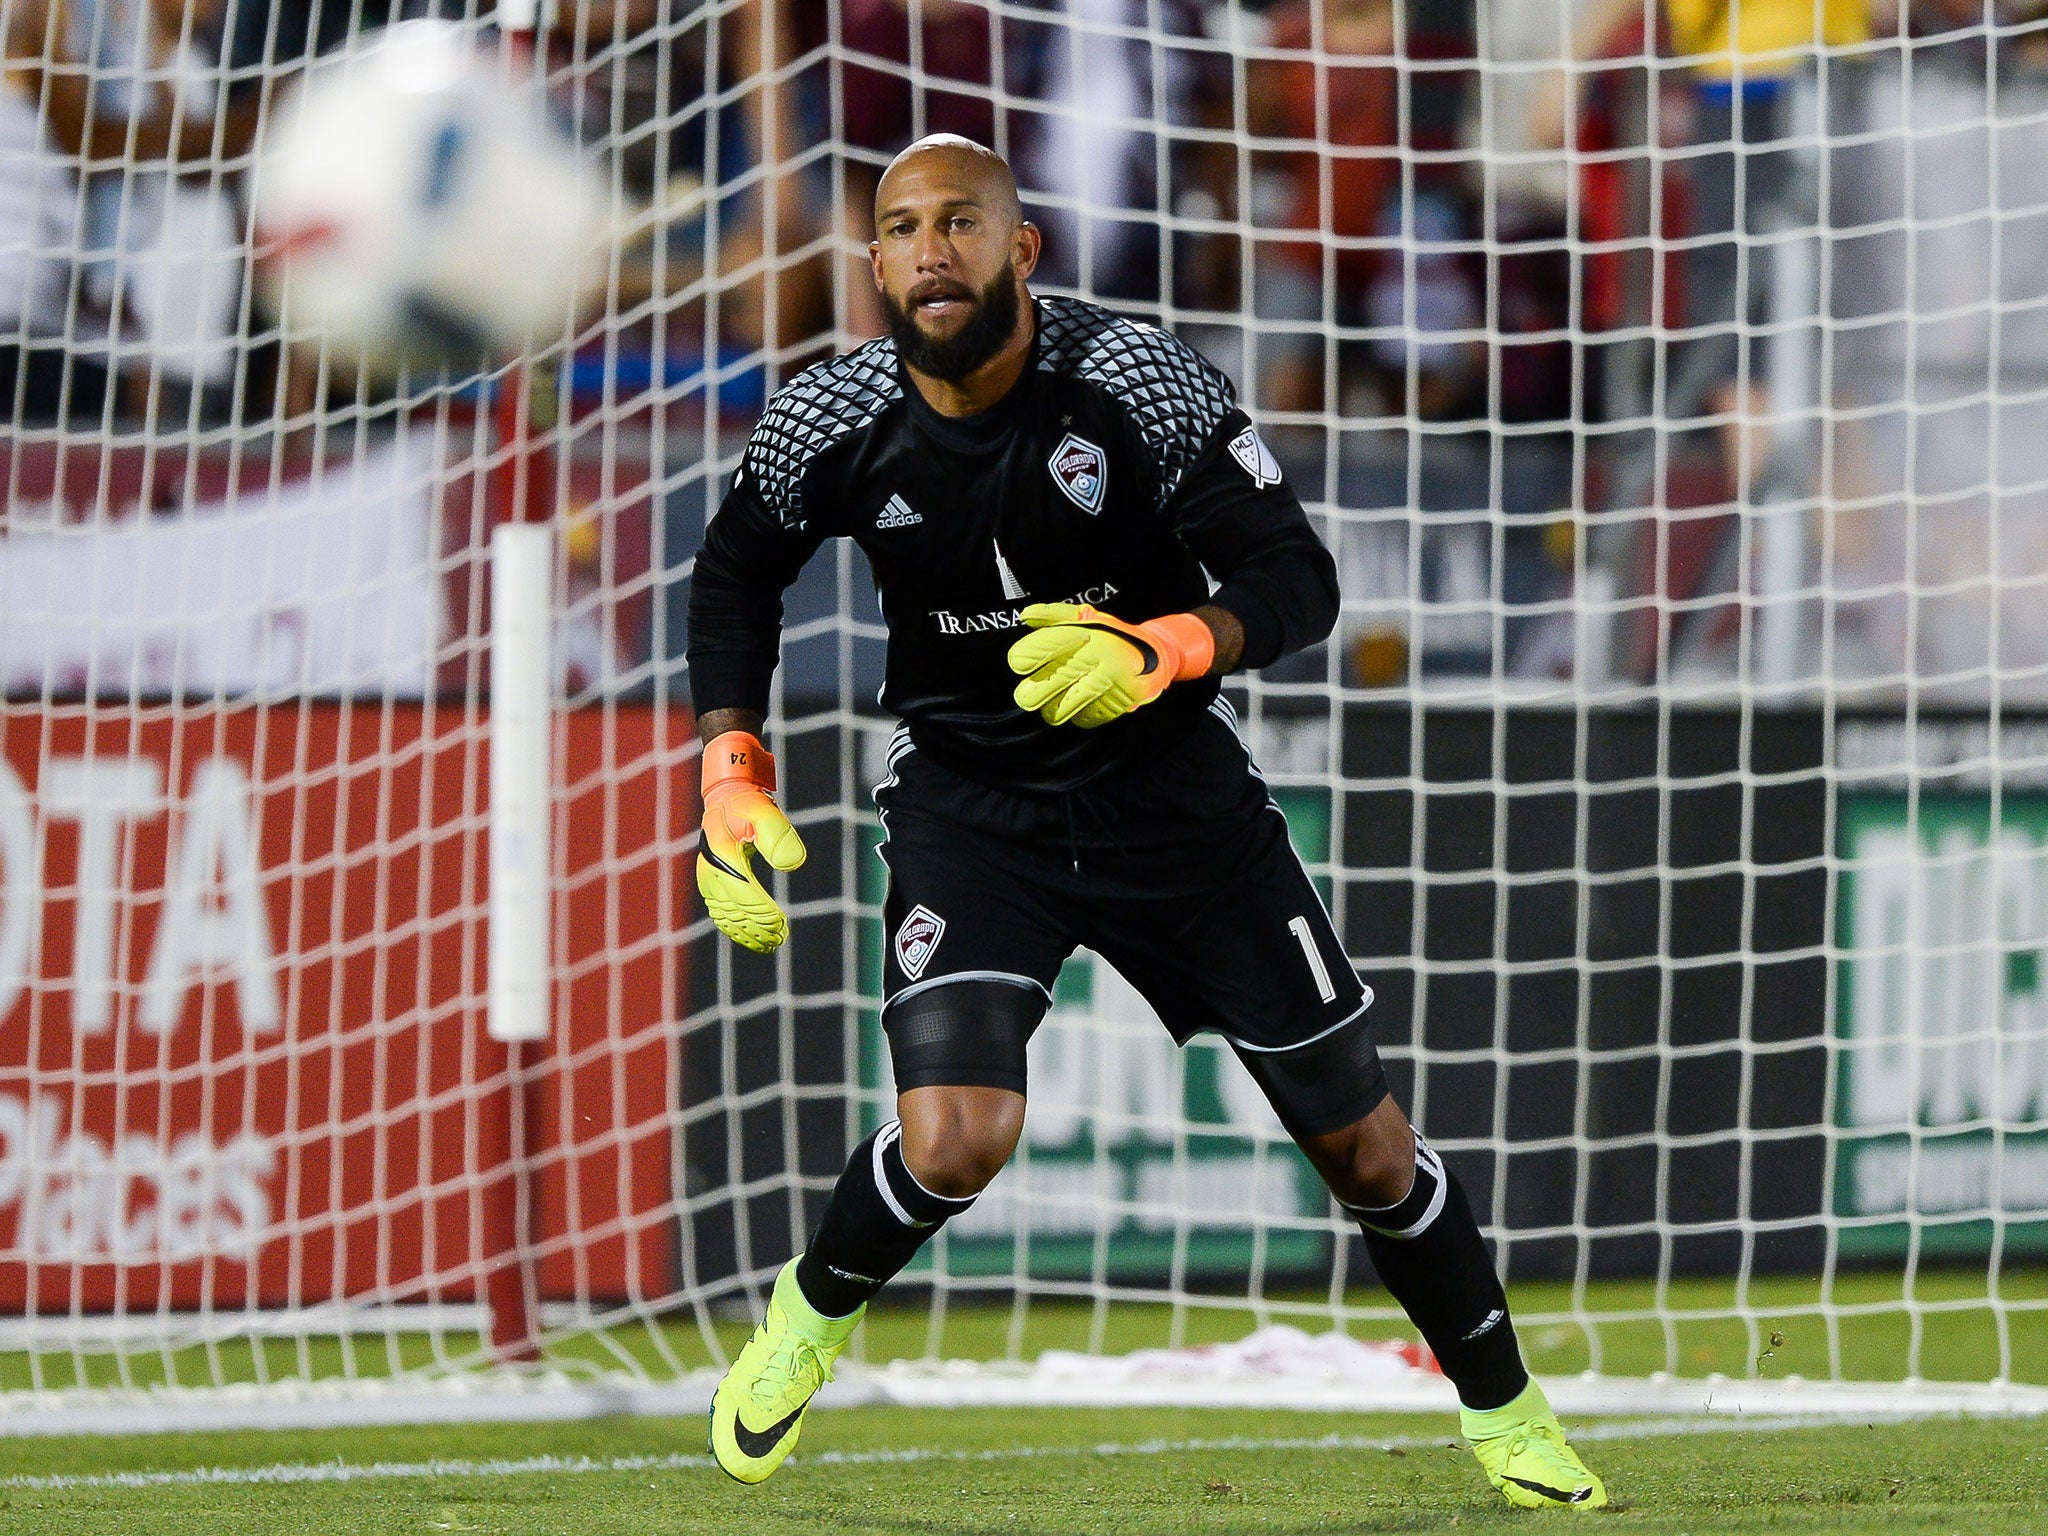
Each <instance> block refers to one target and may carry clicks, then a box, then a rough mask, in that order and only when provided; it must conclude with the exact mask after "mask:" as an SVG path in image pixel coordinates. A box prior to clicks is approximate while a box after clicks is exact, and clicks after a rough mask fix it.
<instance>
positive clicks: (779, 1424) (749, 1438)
mask: <svg viewBox="0 0 2048 1536" xmlns="http://www.w3.org/2000/svg"><path fill="white" fill-rule="evenodd" d="M809 1406H810V1404H808V1403H805V1404H804V1405H803V1406H802V1407H798V1408H793V1409H791V1410H790V1411H789V1413H787V1414H786V1415H784V1416H783V1417H782V1418H781V1419H779V1420H777V1421H776V1422H775V1423H773V1424H771V1425H769V1426H768V1427H767V1428H766V1429H749V1428H747V1421H746V1420H745V1419H743V1418H741V1417H740V1416H739V1414H738V1413H737V1412H735V1413H734V1414H733V1416H732V1437H733V1440H734V1441H735V1442H736V1443H737V1444H738V1445H739V1448H740V1451H741V1453H742V1454H743V1455H746V1456H751V1457H753V1458H754V1459H755V1460H759V1459H760V1458H761V1457H763V1456H766V1455H767V1454H768V1453H769V1452H770V1451H772V1450H774V1449H775V1447H776V1446H777V1445H779V1444H781V1443H782V1437H783V1436H784V1435H786V1434H788V1433H789V1426H790V1425H792V1424H794V1423H795V1422H796V1421H797V1420H798V1419H800V1418H802V1417H803V1414H804V1408H808V1407H809ZM1538 1491H1539V1492H1543V1493H1549V1492H1550V1490H1549V1489H1547V1488H1545V1489H1540V1490H1538ZM1552 1497H1553V1498H1554V1497H1556V1495H1554V1494H1553V1495H1552Z"/></svg>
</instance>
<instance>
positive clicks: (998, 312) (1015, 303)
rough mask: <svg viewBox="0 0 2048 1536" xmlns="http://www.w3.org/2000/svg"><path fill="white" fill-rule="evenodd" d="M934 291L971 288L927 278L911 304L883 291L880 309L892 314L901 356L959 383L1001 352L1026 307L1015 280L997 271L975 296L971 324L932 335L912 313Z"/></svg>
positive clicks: (962, 292) (957, 293)
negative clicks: (1020, 299)
mask: <svg viewBox="0 0 2048 1536" xmlns="http://www.w3.org/2000/svg"><path fill="white" fill-rule="evenodd" d="M934 293H944V294H946V295H947V296H949V297H954V298H961V297H966V296H967V290H966V289H965V288H964V287H962V286H961V285H960V284H957V283H926V284H922V285H920V287H918V288H914V289H912V290H911V295H910V303H909V304H903V303H899V302H898V301H897V298H896V296H895V295H894V294H891V293H884V294H883V295H882V313H883V314H884V315H885V316H886V317H887V319H888V322H889V335H890V337H891V338H892V339H893V340H894V341H895V343H896V355H897V356H898V357H900V358H902V359H903V361H904V362H905V363H907V364H909V365H910V366H911V367H912V368H915V369H916V370H917V371H918V372H919V373H922V374H927V375H929V376H930V377H932V378H935V379H943V380H945V382H946V383H948V384H957V383H959V382H960V380H962V379H964V378H966V377H967V375H969V374H970V373H972V372H974V370H975V369H977V368H979V367H980V366H981V365H982V364H983V363H985V362H987V361H988V360H989V359H990V358H992V357H994V356H995V355H996V354H997V353H998V352H1000V351H1002V350H1003V345H1004V343H1006V342H1007V341H1009V339H1010V338H1011V336H1013V335H1015V334H1016V330H1017V316H1018V314H1019V313H1020V312H1021V311H1022V308H1023V306H1022V304H1021V303H1020V301H1019V300H1018V297H1017V280H1016V278H1015V277H1014V276H1012V275H1011V274H1010V272H1008V271H1007V270H1005V271H1002V272H999V273H997V274H996V276H995V277H994V279H993V280H991V281H990V283H989V285H988V286H987V287H986V288H984V289H982V290H981V292H980V294H978V295H976V296H975V297H974V312H973V313H972V314H971V315H969V316H968V317H967V323H966V324H965V325H963V326H961V327H960V329H959V330H957V331H955V332H954V333H953V334H952V335H951V336H946V337H937V336H931V335H928V334H927V333H926V332H925V331H924V330H922V329H921V328H920V327H919V326H918V323H917V317H916V315H915V314H914V313H912V310H913V308H914V307H915V305H916V304H917V303H918V302H919V301H920V300H921V299H924V298H927V297H930V296H931V295H932V294H934Z"/></svg>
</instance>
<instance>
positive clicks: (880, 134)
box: [797, 0, 1009, 336]
mask: <svg viewBox="0 0 2048 1536" xmlns="http://www.w3.org/2000/svg"><path fill="white" fill-rule="evenodd" d="M913 3H915V5H916V21H917V24H918V26H917V36H916V37H915V38H914V39H913V38H912V36H911V23H912V19H913V18H912V6H913ZM800 10H801V12H802V13H803V14H802V19H801V20H800V22H799V28H800V30H799V33H798V40H797V41H798V47H799V48H801V49H810V48H815V47H818V46H820V45H821V44H823V43H825V42H826V41H827V40H828V38H829V36H830V32H829V26H830V22H829V18H828V17H827V15H826V11H825V7H823V6H804V7H801V8H800ZM994 40H995V22H994V19H993V18H992V17H991V15H990V13H989V9H988V6H987V4H986V3H985V0H844V3H843V4H842V5H841V6H840V7H839V41H840V44H841V46H842V47H843V48H844V50H845V52H846V55H847V61H846V63H845V64H844V65H843V66H842V67H841V79H842V82H843V83H842V88H841V91H840V102H841V108H840V124H839V131H840V132H841V134H842V136H843V137H842V143H843V146H844V148H845V150H846V154H845V158H844V165H845V180H844V187H843V198H842V201H841V205H840V213H839V219H840V229H841V231H842V232H843V233H844V235H845V237H846V239H847V242H848V246H849V249H848V252H847V259H846V264H845V276H844V281H843V283H842V284H841V289H842V292H843V293H844V296H845V305H844V307H845V313H844V314H843V315H842V316H841V317H840V319H841V323H842V324H843V325H844V327H845V328H846V329H847V330H848V331H850V332H851V333H852V334H853V335H855V336H879V335H881V334H882V332H883V330H884V329H885V327H884V325H883V321H882V306H881V300H880V298H879V297H878V296H877V295H876V293H875V291H874V283H873V281H872V280H871V278H870V276H869V272H868V258H867V242H868V237H869V234H870V230H869V228H868V226H869V224H870V223H871V222H872V220H873V209H874V204H875V182H876V179H877V178H878V177H879V176H880V175H881V173H882V167H884V166H885V165H887V164H888V163H889V160H890V158H891V157H892V156H893V155H895V153H896V152H897V151H898V150H900V149H902V148H903V147H904V146H905V145H906V144H908V143H910V141H911V140H913V139H915V138H918V137H920V136H922V135H924V134H927V133H959V134H965V135H966V136H967V137H968V138H970V139H973V140H975V141H977V142H978V143H982V144H989V145H994V144H995V143H997V141H998V138H999V137H1000V136H999V134H998V132H997V112H996V99H995V95H994V93H995V91H996V90H998V89H1002V88H1006V87H1007V86H1008V85H1009V82H1008V81H998V80H997V79H996V68H997V63H998V61H997V58H996V55H995V49H994ZM819 84H820V86H821V87H823V88H824V89H829V87H827V86H826V85H825V82H824V81H822V80H821V81H820V82H819ZM824 89H821V91H820V95H821V96H822V95H823V94H824Z"/></svg>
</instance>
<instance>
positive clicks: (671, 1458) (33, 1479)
mask: <svg viewBox="0 0 2048 1536" xmlns="http://www.w3.org/2000/svg"><path fill="white" fill-rule="evenodd" d="M1878 1417H1888V1418H1891V1419H1894V1420H1897V1419H1903V1418H1912V1417H1922V1415H1911V1414H1892V1415H1879V1416H1878ZM1855 1418H1856V1419H1857V1420H1858V1421H1860V1422H1869V1421H1870V1420H1871V1418H1872V1416H1871V1415H1867V1414H1857V1415H1855ZM1844 1422H1847V1421H1845V1420H1844V1419H1842V1418H1841V1417H1840V1416H1838V1415H1829V1414H1775V1415H1770V1416H1759V1417H1756V1418H1750V1419H1740V1418H1730V1417H1725V1416H1717V1417H1714V1418H1693V1417H1684V1418H1655V1419H1634V1420H1623V1421H1620V1422H1615V1423H1605V1424H1588V1425H1585V1426H1583V1427H1582V1428H1579V1429H1576V1430H1574V1431H1572V1438H1573V1439H1574V1440H1576V1441H1581V1442H1590V1441H1599V1440H1649V1439H1656V1438H1659V1437H1662V1436H1675V1435H1698V1434H1731V1433H1735V1432H1737V1431H1742V1430H1752V1431H1767V1430H1785V1429H1816V1428H1823V1427H1825V1426H1827V1425H1830V1424H1840V1423H1844ZM1450 1443H1455V1442H1454V1437H1453V1436H1452V1435H1451V1434H1450V1433H1448V1432H1446V1433H1444V1434H1437V1435H1393V1436H1387V1435H1337V1434H1330V1435H1316V1436H1313V1437H1310V1436H1297V1437H1284V1438H1279V1439H1253V1438H1249V1437H1243V1436H1231V1437H1226V1438H1223V1439H1214V1440H1135V1441H1127V1442H1116V1441H1112V1442H1107V1443H1104V1444H1099V1445H1018V1446H1005V1447H1001V1448H997V1449H990V1450H979V1451H967V1450H946V1449H942V1448H939V1447H909V1448H905V1449H903V1450H873V1451H821V1452H820V1453H818V1454H817V1455H815V1456H795V1457H792V1458H791V1459H790V1465H791V1466H793V1467H794V1466H807V1467H864V1466H884V1465H886V1466H903V1465H910V1464H914V1463H918V1462H951V1463H959V1464H971V1463H976V1462H1001V1461H1035V1460H1046V1459H1053V1458H1079V1457H1083V1456H1108V1457H1118V1456H1175V1455H1192V1454H1196V1453H1200V1452H1205V1451H1414V1450H1425V1449H1429V1448H1431V1447H1435V1446H1439V1445H1445V1444H1450ZM712 1465H713V1462H712V1460H711V1458H710V1457H709V1456H701V1455H698V1456H692V1455H684V1454H682V1453H679V1452H676V1453H670V1454H668V1455H665V1456H606V1457H591V1456H522V1457H518V1458H516V1459H500V1460H490V1461H457V1460H442V1459H438V1458H437V1459H436V1460H433V1461H377V1462H369V1463H363V1464H358V1463H351V1462H344V1461H323V1462H274V1463H272V1464H270V1465H269V1466H259V1467H193V1468H189V1469H186V1470H183V1471H175V1472H56V1473H47V1474H42V1475H32V1474H17V1475H14V1476H8V1477H0V1492H21V1493H58V1492H63V1491H66V1490H71V1489H81V1490H90V1489H110V1488H136V1489H146V1488H191V1487H223V1486H228V1487H234V1486H243V1487H254V1486H257V1485H259V1484H288V1483H360V1482H375V1481H381V1480H386V1479H397V1478H436V1477H474V1478H494V1477H534V1476H560V1475H565V1474H566V1475H576V1474H581V1473H588V1472H694V1471H703V1470H707V1469H709V1468H710V1467H711V1466H712Z"/></svg>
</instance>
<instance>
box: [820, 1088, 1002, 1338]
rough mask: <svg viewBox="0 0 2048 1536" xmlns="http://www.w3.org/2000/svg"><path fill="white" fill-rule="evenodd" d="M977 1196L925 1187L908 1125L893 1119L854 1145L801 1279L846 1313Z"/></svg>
mask: <svg viewBox="0 0 2048 1536" xmlns="http://www.w3.org/2000/svg"><path fill="white" fill-rule="evenodd" d="M972 1204H974V1197H973V1196H972V1195H969V1196H968V1197H967V1198H966V1199H965V1200H950V1199H948V1198H946V1197H945V1196H944V1195H935V1194H933V1193H932V1192H931V1191H930V1190H928V1189H926V1188H925V1187H924V1186H923V1185H922V1184H920V1183H918V1182H917V1179H916V1178H915V1177H914V1176H913V1175H912V1174H911V1172H910V1170H909V1169H908V1168H907V1167H905V1166H904V1163H903V1127H902V1125H901V1123H900V1122H898V1121H895V1120H891V1121H890V1122H889V1123H888V1124H887V1125H885V1126H883V1127H882V1128H881V1129H880V1130H879V1131H877V1132H875V1134H874V1135H872V1136H870V1137H869V1138H868V1139H867V1140H866V1141H864V1142H862V1143H861V1144H860V1145H859V1146H858V1147H856V1148H854V1152H853V1156H852V1158H850V1159H849V1160H848V1162H847V1164H846V1172H844V1173H842V1174H841V1175H839V1183H838V1184H837V1185H836V1186H834V1188H833V1190H832V1199H831V1200H830V1202H829V1203H827V1205H826V1206H825V1214H824V1217H823V1218H822V1219H821V1220H820V1221H819V1222H818V1230H817V1232H816V1233H815V1234H814V1235H813V1236H812V1238H811V1245H810V1247H808V1248H806V1249H805V1250H804V1253H803V1257H802V1258H800V1259H798V1260H797V1265H796V1283H797V1285H798V1286H799V1287H801V1288H802V1290H803V1293H804V1299H805V1300H806V1301H808V1302H809V1303H810V1304H811V1305H812V1306H814V1307H816V1308H817V1309H818V1311H819V1313H820V1314H821V1315H822V1316H825V1317H845V1316H846V1315H847V1314H848V1313H849V1312H851V1311H853V1309H854V1308H855V1307H858V1306H859V1305H860V1304H861V1303H862V1302H864V1301H866V1300H867V1299H868V1298H869V1297H871V1296H873V1295H874V1294H875V1292H877V1291H879V1290H880V1289H881V1288H882V1287H883V1286H884V1285H886V1284H888V1282H889V1281H891V1280H893V1279H895V1277H896V1275H897V1273H898V1271H900V1270H901V1269H902V1268H903V1266H904V1265H906V1264H908V1263H909V1262H910V1261H911V1259H912V1258H913V1257H914V1256H915V1255H916V1253H917V1250H918V1249H920V1248H922V1247H923V1246H924V1245H925V1243H926V1241H927V1240H928V1239H930V1237H931V1236H932V1234H933V1233H935V1232H937V1231H938V1230H939V1228H940V1227H941V1226H943V1225H944V1224H945V1221H946V1219H947V1218H948V1217H950V1216H958V1215H959V1214H960V1213H961V1212H962V1211H964V1210H966V1209H967V1207H969V1206H970V1205H972Z"/></svg>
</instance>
